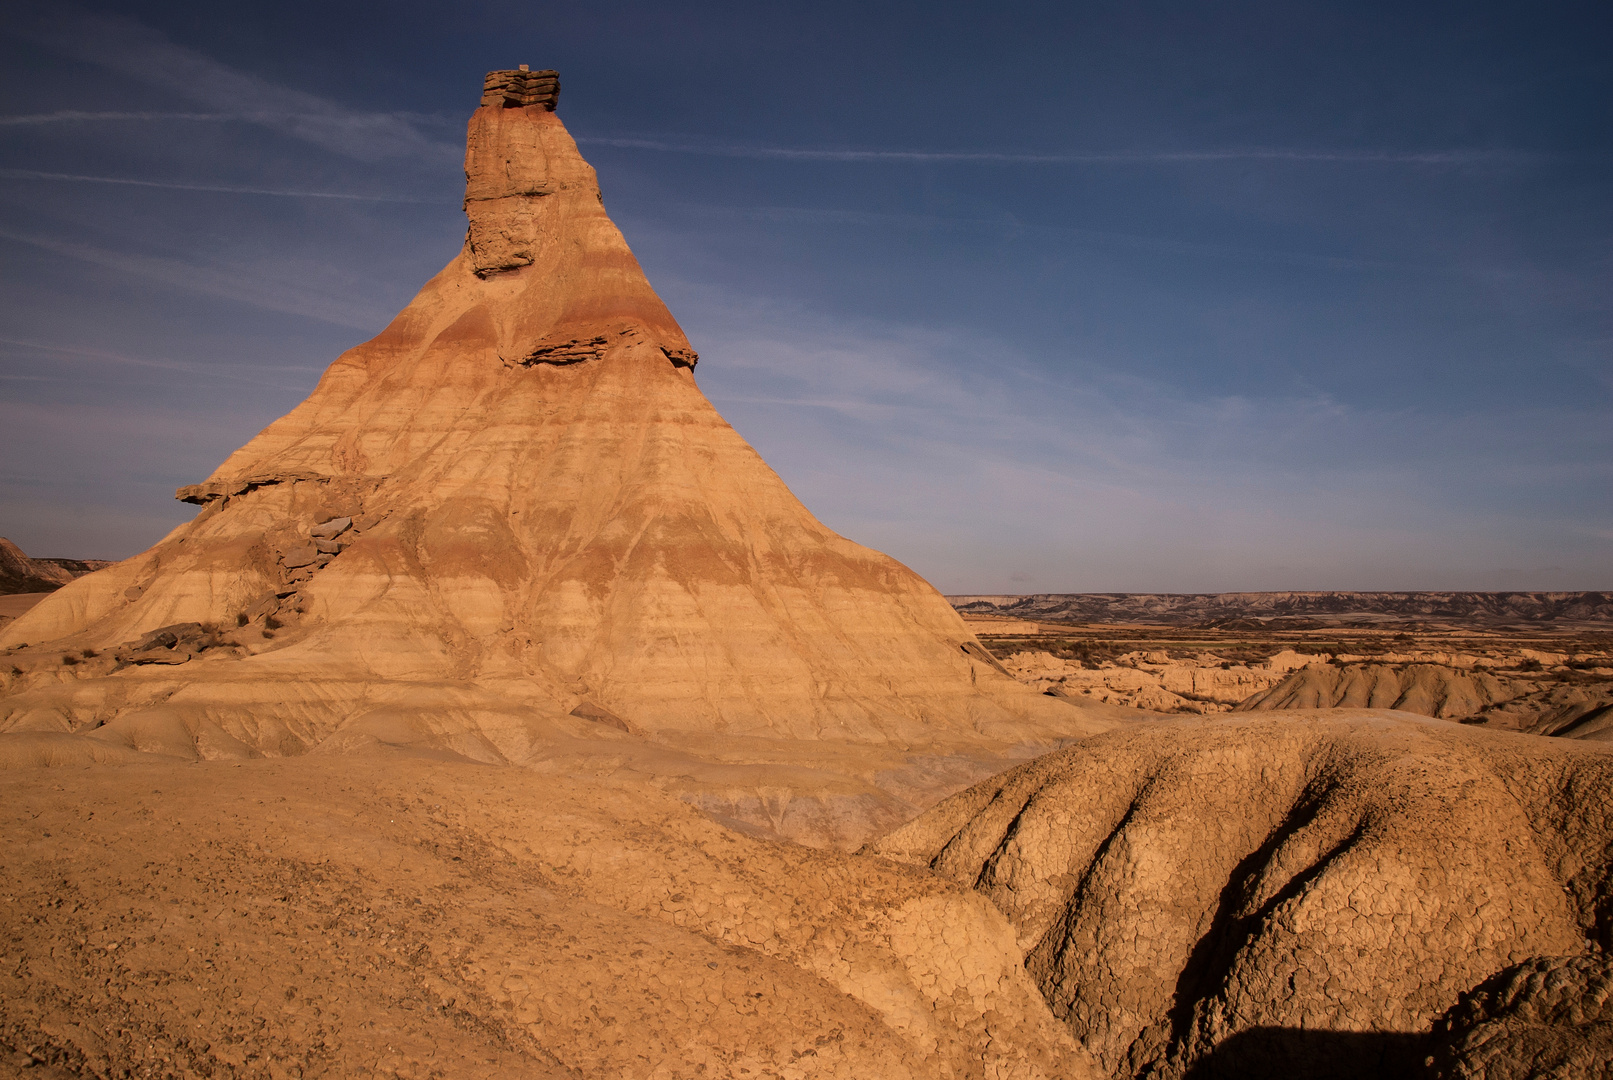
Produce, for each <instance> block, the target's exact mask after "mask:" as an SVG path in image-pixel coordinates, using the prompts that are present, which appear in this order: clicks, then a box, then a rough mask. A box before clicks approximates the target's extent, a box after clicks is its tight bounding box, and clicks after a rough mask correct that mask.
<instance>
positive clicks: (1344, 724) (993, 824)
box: [874, 710, 1613, 1077]
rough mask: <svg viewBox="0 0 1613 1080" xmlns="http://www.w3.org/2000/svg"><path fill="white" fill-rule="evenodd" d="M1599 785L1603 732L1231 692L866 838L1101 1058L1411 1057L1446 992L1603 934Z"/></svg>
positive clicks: (1577, 949)
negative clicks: (976, 925)
mask: <svg viewBox="0 0 1613 1080" xmlns="http://www.w3.org/2000/svg"><path fill="white" fill-rule="evenodd" d="M1609 791H1613V749H1610V748H1605V747H1602V746H1598V745H1586V744H1576V743H1571V742H1565V741H1558V740H1542V739H1537V738H1533V737H1530V736H1525V735H1513V734H1504V733H1492V732H1484V731H1476V730H1474V729H1472V728H1467V727H1463V726H1459V725H1455V724H1450V723H1447V722H1441V721H1435V720H1427V721H1416V720H1412V719H1409V718H1407V717H1406V716H1405V715H1404V714H1390V713H1378V712H1371V711H1364V710H1352V711H1343V710H1340V711H1330V712H1312V713H1288V714H1277V715H1271V716H1261V715H1259V714H1252V715H1248V716H1245V715H1243V714H1238V715H1237V716H1236V717H1229V718H1224V719H1220V718H1218V719H1213V720H1183V721H1170V722H1163V723H1160V724H1155V725H1147V726H1144V727H1140V728H1134V729H1128V730H1124V731H1117V732H1111V733H1109V734H1106V735H1101V736H1098V737H1096V738H1093V739H1089V740H1087V741H1085V742H1083V743H1079V744H1077V745H1075V746H1072V747H1069V748H1067V749H1065V750H1061V751H1058V752H1056V753H1053V754H1050V755H1047V756H1045V757H1043V758H1040V759H1038V760H1036V761H1034V762H1032V763H1029V764H1026V765H1023V766H1020V767H1018V768H1016V769H1014V770H1012V771H1010V772H1008V773H1005V774H1003V775H1002V776H999V777H995V778H993V779H992V780H990V781H987V782H985V783H982V784H979V785H976V786H975V787H973V788H971V789H969V790H967V791H965V792H962V793H960V794H958V795H955V796H953V797H952V798H950V799H948V800H947V801H945V802H943V803H941V804H940V805H938V806H937V807H935V808H934V809H933V810H931V811H929V812H928V813H926V814H924V815H923V816H921V817H919V818H918V819H917V820H915V821H914V822H912V823H910V824H909V825H907V826H905V827H903V828H901V829H899V830H896V831H895V832H894V833H892V834H891V835H890V836H888V837H886V838H884V839H883V840H881V841H879V842H878V843H877V844H876V845H875V847H874V850H875V851H877V852H879V853H882V854H885V855H887V856H889V857H892V858H898V859H903V860H907V861H910V862H914V863H917V864H920V865H926V866H930V867H932V868H933V869H935V870H936V871H937V872H939V873H941V874H942V875H944V876H946V877H950V878H952V879H953V880H955V881H957V882H959V883H960V884H968V885H972V886H973V887H974V888H976V889H978V890H979V891H981V892H982V893H984V894H985V895H986V896H987V897H989V898H990V899H991V900H992V902H993V903H995V904H996V905H997V906H998V907H999V908H1000V909H1001V910H1002V911H1003V912H1004V914H1006V915H1007V916H1008V917H1009V920H1010V921H1011V922H1012V923H1013V924H1014V926H1015V929H1016V931H1017V932H1018V940H1019V945H1020V948H1021V949H1022V950H1023V951H1024V953H1025V963H1026V969H1027V970H1028V971H1029V972H1030V974H1031V976H1032V977H1033V978H1034V979H1035V980H1036V982H1037V984H1038V985H1039V986H1040V987H1041V989H1042V992H1043V994H1044V995H1045V996H1046V998H1047V1000H1048V1002H1049V1004H1050V1005H1051V1006H1052V1008H1053V1012H1054V1014H1055V1015H1056V1016H1058V1017H1059V1018H1060V1019H1062V1020H1063V1021H1064V1022H1065V1023H1066V1024H1068V1025H1069V1028H1070V1031H1071V1032H1072V1034H1074V1035H1075V1037H1076V1038H1077V1039H1078V1040H1079V1041H1080V1042H1081V1043H1082V1045H1083V1046H1085V1047H1086V1048H1087V1049H1088V1050H1089V1051H1091V1052H1092V1053H1093V1054H1095V1055H1096V1056H1097V1057H1098V1059H1099V1060H1100V1062H1101V1065H1102V1067H1103V1068H1104V1069H1105V1070H1108V1071H1109V1072H1111V1073H1112V1074H1114V1075H1119V1076H1126V1077H1129V1076H1140V1075H1149V1076H1160V1077H1172V1076H1184V1075H1194V1076H1200V1075H1204V1076H1213V1075H1228V1076H1289V1075H1307V1076H1313V1077H1321V1076H1364V1075H1394V1074H1395V1073H1396V1071H1398V1072H1399V1073H1400V1074H1401V1075H1411V1074H1412V1072H1413V1071H1414V1070H1416V1069H1417V1068H1419V1067H1420V1064H1419V1063H1420V1062H1421V1060H1422V1055H1423V1052H1424V1041H1423V1040H1424V1038H1425V1036H1426V1033H1427V1032H1428V1031H1429V1029H1430V1027H1431V1025H1432V1024H1433V1023H1434V1022H1435V1021H1436V1020H1437V1019H1438V1018H1439V1017H1441V1015H1442V1014H1444V1013H1445V1012H1446V1010H1448V1009H1450V1008H1451V1007H1452V1006H1454V1005H1455V1004H1456V1003H1457V1000H1458V997H1459V995H1460V994H1461V993H1463V992H1464V991H1467V990H1469V989H1471V988H1473V987H1474V986H1476V985H1478V984H1480V983H1482V982H1483V981H1484V980H1485V979H1487V978H1489V977H1490V976H1491V975H1492V974H1494V973H1495V972H1498V971H1500V970H1501V969H1503V968H1507V967H1509V966H1511V965H1516V964H1519V963H1523V962H1526V961H1528V960H1530V959H1532V958H1535V957H1541V956H1551V957H1562V956H1577V957H1585V958H1590V959H1596V958H1599V957H1601V956H1602V955H1604V950H1608V949H1609V948H1613V799H1609V798H1608V797H1607V793H1608V792H1609ZM1588 962H1590V960H1589V959H1588V960H1587V963H1588ZM1598 962H1600V961H1598ZM1486 1022H1489V1021H1486ZM1497 1022H1500V1021H1497Z"/></svg>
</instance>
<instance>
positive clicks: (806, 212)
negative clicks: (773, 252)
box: [676, 203, 1432, 270]
mask: <svg viewBox="0 0 1613 1080" xmlns="http://www.w3.org/2000/svg"><path fill="white" fill-rule="evenodd" d="M676 206H677V209H679V210H682V211H685V212H687V213H690V214H698V215H701V216H703V217H716V218H728V219H740V220H749V221H765V222H770V223H778V224H785V225H793V224H812V225H820V224H827V225H845V226H850V227H854V228H888V229H906V230H915V231H922V232H928V231H932V230H954V231H960V232H972V233H986V234H991V235H996V236H1003V237H1013V236H1017V235H1022V234H1026V233H1030V232H1034V233H1035V234H1036V235H1038V236H1045V235H1048V234H1057V235H1060V236H1069V237H1071V238H1073V239H1076V240H1078V241H1088V242H1091V243H1092V244H1095V245H1097V244H1107V245H1118V246H1121V247H1127V248H1138V249H1142V250H1148V251H1160V252H1165V253H1167V254H1172V255H1183V256H1197V257H1208V258H1228V259H1239V260H1249V261H1256V262H1271V263H1278V264H1283V265H1291V266H1305V267H1311V268H1315V269H1323V270H1367V269H1371V270H1381V269H1388V268H1391V267H1393V268H1397V269H1409V268H1412V267H1411V265H1410V264H1408V263H1406V262H1405V261H1401V260H1389V259H1363V258H1359V257H1356V256H1351V255H1330V254H1323V253H1320V252H1311V251H1291V250H1283V249H1280V248H1261V247H1251V246H1249V245H1247V244H1219V243H1213V242H1209V241H1203V240H1182V239H1179V238H1176V237H1168V236H1147V235H1144V234H1141V233H1129V232H1119V231H1116V230H1113V229H1084V228H1079V227H1076V226H1070V225H1047V224H1044V223H1040V222H1038V223H1036V224H1034V225H1029V224H1027V223H1026V222H1024V221H1022V220H1020V219H1019V218H1018V217H1016V216H1013V215H1007V214H997V215H994V216H991V217H969V216H962V215H959V216H951V215H941V214H893V213H885V212H877V211H866V210H842V209H838V208H835V207H799V206H713V205H709V204H703V203H682V204H676ZM1425 268H1429V269H1431V268H1432V267H1425Z"/></svg>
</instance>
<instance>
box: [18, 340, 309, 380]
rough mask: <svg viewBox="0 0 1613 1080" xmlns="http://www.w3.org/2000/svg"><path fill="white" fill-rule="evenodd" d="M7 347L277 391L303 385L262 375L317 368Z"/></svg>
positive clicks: (42, 345) (32, 344) (38, 345)
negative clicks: (197, 376)
mask: <svg viewBox="0 0 1613 1080" xmlns="http://www.w3.org/2000/svg"><path fill="white" fill-rule="evenodd" d="M4 346H10V347H11V348H13V349H23V350H26V351H28V352H31V353H34V354H36V355H37V354H40V353H43V354H45V356H48V357H50V358H52V359H54V360H57V361H62V360H67V361H73V360H77V361H88V362H90V363H100V364H116V365H119V366H122V367H138V368H147V369H151V370H155V371H173V372H178V373H180V374H184V375H201V376H204V377H207V378H214V379H227V380H230V381H232V382H244V383H253V384H256V385H258V386H270V387H274V388H275V389H278V390H292V391H301V390H306V389H307V385H306V384H303V385H300V386H289V385H286V382H285V380H284V379H281V380H278V381H272V380H269V379H264V378H262V377H261V376H262V375H263V374H276V373H285V374H290V373H293V372H300V373H304V374H313V373H315V372H318V371H319V370H320V369H319V368H316V367H312V366H309V365H307V364H285V365H274V366H272V367H271V366H269V365H259V364H197V363H192V362H189V361H185V360H167V359H153V358H151V357H144V356H128V355H126V354H124V353H115V352H108V351H106V350H104V349H87V348H83V347H82V346H72V345H52V344H49V343H47V342H43V341H26V340H22V339H18V338H8V337H0V347H4ZM0 378H10V379H42V378H44V376H39V375H25V374H12V375H0Z"/></svg>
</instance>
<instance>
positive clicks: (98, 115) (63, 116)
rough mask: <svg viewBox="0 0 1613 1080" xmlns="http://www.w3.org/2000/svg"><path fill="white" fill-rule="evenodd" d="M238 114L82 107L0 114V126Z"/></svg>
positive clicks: (211, 117)
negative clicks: (90, 110) (130, 110)
mask: <svg viewBox="0 0 1613 1080" xmlns="http://www.w3.org/2000/svg"><path fill="white" fill-rule="evenodd" d="M240 119H243V118H242V117H241V116H239V115H234V116H232V115H227V114H225V113H182V112H85V111H84V110H82V109H59V110H57V111H56V112H48V113H25V114H21V115H17V116H0V127H39V126H42V125H47V124H66V123H75V122H98V121H107V122H127V121H152V122H156V121H164V120H199V121H220V120H240Z"/></svg>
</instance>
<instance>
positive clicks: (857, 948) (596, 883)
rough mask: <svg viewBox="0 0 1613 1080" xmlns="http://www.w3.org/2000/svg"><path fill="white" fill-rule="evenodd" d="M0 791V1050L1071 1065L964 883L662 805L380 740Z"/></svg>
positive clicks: (586, 1067)
mask: <svg viewBox="0 0 1613 1080" xmlns="http://www.w3.org/2000/svg"><path fill="white" fill-rule="evenodd" d="M3 785H4V786H3V792H4V797H3V798H0V821H3V823H4V824H3V826H0V827H3V829H4V835H5V836H6V837H7V855H6V858H5V859H4V860H0V933H3V934H4V942H5V944H4V949H5V963H4V964H3V965H0V1042H5V1043H7V1044H9V1046H10V1047H11V1048H12V1050H13V1051H16V1052H23V1053H29V1054H32V1055H34V1056H35V1057H36V1058H38V1059H39V1060H40V1061H41V1062H44V1063H47V1064H50V1065H54V1066H56V1067H59V1068H61V1069H63V1070H64V1071H65V1072H66V1073H67V1074H69V1075H82V1076H90V1075H130V1074H129V1073H125V1072H121V1071H120V1070H123V1069H129V1070H132V1071H133V1072H134V1073H135V1074H136V1075H143V1076H178V1077H192V1076H214V1077H219V1076H238V1077H249V1076H250V1077H259V1076H272V1077H284V1076H302V1077H319V1076H326V1077H333V1078H334V1077H352V1076H399V1077H421V1078H424V1077H506V1076H508V1077H514V1076H523V1077H526V1076H532V1077H606V1076H609V1077H651V1076H654V1077H658V1078H659V1077H694V1076H704V1077H728V1076H733V1077H739V1076H746V1075H749V1076H764V1075H765V1076H785V1077H806V1076H836V1077H847V1078H858V1080H860V1078H866V1077H987V1076H991V1077H1026V1078H1030V1077H1064V1076H1075V1077H1080V1076H1084V1075H1087V1072H1086V1067H1085V1064H1084V1058H1083V1057H1082V1055H1081V1054H1079V1053H1078V1052H1076V1051H1075V1050H1074V1048H1073V1043H1072V1042H1071V1041H1070V1040H1069V1038H1068V1036H1067V1035H1066V1034H1065V1033H1064V1032H1063V1030H1062V1029H1061V1028H1060V1026H1059V1025H1058V1024H1057V1023H1056V1022H1055V1021H1053V1019H1052V1018H1051V1016H1050V1015H1049V1014H1048V1012H1047V1009H1046V1007H1045V1005H1043V1003H1042V1001H1041V999H1040V997H1039V996H1038V994H1037V992H1036V989H1035V987H1034V986H1033V985H1032V984H1031V983H1030V981H1029V980H1028V979H1027V978H1026V976H1025V974H1024V971H1023V969H1022V968H1021V967H1020V965H1019V962H1018V959H1019V958H1018V953H1017V951H1016V950H1015V948H1014V943H1013V933H1012V930H1011V929H1010V928H1009V926H1008V925H1007V923H1006V921H1004V920H1003V919H1002V917H1001V916H1000V915H999V914H998V913H997V912H996V911H995V909H993V908H992V907H991V906H990V905H989V904H987V903H986V902H985V901H984V900H983V899H981V898H980V897H978V896H975V895H973V894H971V893H969V892H967V891H966V890H962V889H959V888H957V887H954V886H951V885H949V884H945V883H942V882H939V881H937V880H935V879H933V878H931V877H930V876H929V875H925V874H921V873H915V872H913V871H910V870H906V869H905V868H900V867H894V866H890V865H889V864H881V863H878V862H873V861H870V860H866V859H860V858H857V857H854V856H847V855H837V854H831V853H822V852H814V851H810V850H807V849H804V848H800V847H796V846H793V845H779V844H776V843H770V842H764V841H759V840H752V839H749V838H746V837H743V836H738V835H736V834H734V833H731V832H729V831H727V830H724V829H721V828H719V827H717V826H715V825H713V824H711V823H710V822H709V821H707V820H705V819H704V818H702V817H700V816H699V815H698V814H697V813H696V812H694V811H693V810H691V809H689V808H687V807H685V806H682V805H681V804H679V803H676V802H674V801H672V800H668V799H660V798H657V797H654V796H646V795H644V794H642V793H638V792H633V791H628V790H622V789H612V788H611V787H609V786H606V785H600V784H595V785H590V786H576V785H569V784H565V783H559V782H556V781H554V780H552V779H545V778H540V777H538V776H536V775H534V774H532V773H530V772H527V771H522V770H513V769H495V768H487V767H481V766H473V765H464V764H454V763H443V762H431V761H419V760H411V759H408V758H402V757H393V758H391V759H390V760H385V761H375V762H366V761H354V760H325V761H319V760H316V759H302V760H298V761H283V762H269V761H259V762H252V763H248V764H244V765H238V766H232V765H229V764H225V763H214V764H201V765H187V764H179V763H175V764H171V765H162V766H158V765H150V764H142V765H137V766H133V767H125V768H107V767H95V768H85V769H72V770H31V771H26V772H12V773H9V774H5V775H4V779H3ZM27 1072H28V1074H30V1075H34V1076H40V1075H43V1073H42V1072H40V1071H37V1070H34V1069H29V1070H27Z"/></svg>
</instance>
